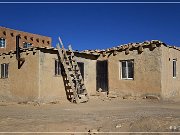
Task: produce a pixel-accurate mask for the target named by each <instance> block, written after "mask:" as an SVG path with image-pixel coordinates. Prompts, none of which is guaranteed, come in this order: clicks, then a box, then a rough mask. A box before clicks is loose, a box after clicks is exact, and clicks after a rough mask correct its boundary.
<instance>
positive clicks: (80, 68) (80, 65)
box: [77, 62, 84, 80]
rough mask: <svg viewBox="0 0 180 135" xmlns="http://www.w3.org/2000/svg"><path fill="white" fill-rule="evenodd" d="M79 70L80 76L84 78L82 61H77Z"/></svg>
mask: <svg viewBox="0 0 180 135" xmlns="http://www.w3.org/2000/svg"><path fill="white" fill-rule="evenodd" d="M77 64H78V67H79V70H80V72H81V75H82V78H83V80H84V63H83V62H77Z"/></svg>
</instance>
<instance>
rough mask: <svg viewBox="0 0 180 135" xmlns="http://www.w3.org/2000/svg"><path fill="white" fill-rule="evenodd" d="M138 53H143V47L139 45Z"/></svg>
mask: <svg viewBox="0 0 180 135" xmlns="http://www.w3.org/2000/svg"><path fill="white" fill-rule="evenodd" d="M138 52H139V53H142V52H143V46H142V45H140V46H139V47H138Z"/></svg>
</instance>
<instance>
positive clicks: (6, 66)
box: [5, 64, 8, 78]
mask: <svg viewBox="0 0 180 135" xmlns="http://www.w3.org/2000/svg"><path fill="white" fill-rule="evenodd" d="M5 78H8V64H5Z"/></svg>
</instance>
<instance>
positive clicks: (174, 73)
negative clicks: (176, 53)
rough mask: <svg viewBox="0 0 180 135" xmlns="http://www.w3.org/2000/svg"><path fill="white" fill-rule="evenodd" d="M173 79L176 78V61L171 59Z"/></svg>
mask: <svg viewBox="0 0 180 135" xmlns="http://www.w3.org/2000/svg"><path fill="white" fill-rule="evenodd" d="M173 78H176V59H173Z"/></svg>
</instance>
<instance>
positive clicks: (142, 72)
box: [101, 47, 161, 96]
mask: <svg viewBox="0 0 180 135" xmlns="http://www.w3.org/2000/svg"><path fill="white" fill-rule="evenodd" d="M101 59H102V57H101ZM131 59H133V60H134V79H133V80H123V79H121V77H120V76H121V75H120V61H121V60H131ZM108 72H109V74H108V76H109V91H110V92H111V91H113V92H116V93H117V94H118V95H121V96H124V95H132V96H144V95H146V94H155V95H160V93H161V49H160V47H156V48H155V49H154V50H153V51H151V50H150V49H149V48H144V51H143V52H142V53H141V54H138V51H137V50H133V51H129V54H127V55H126V54H125V51H122V52H119V53H118V54H117V55H116V56H113V54H111V55H110V56H109V58H108Z"/></svg>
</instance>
